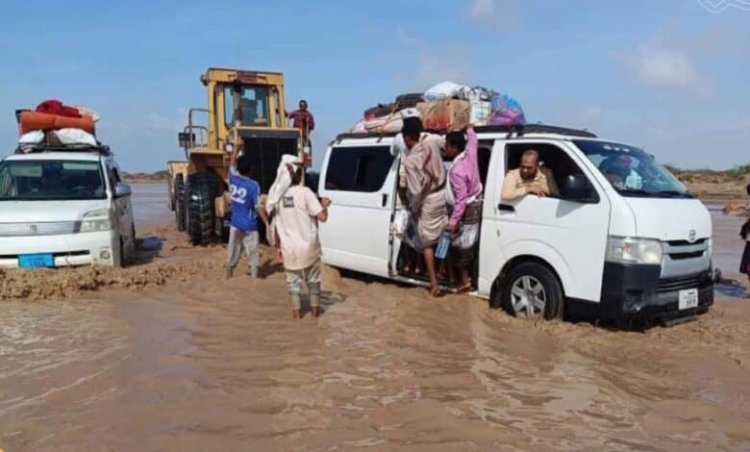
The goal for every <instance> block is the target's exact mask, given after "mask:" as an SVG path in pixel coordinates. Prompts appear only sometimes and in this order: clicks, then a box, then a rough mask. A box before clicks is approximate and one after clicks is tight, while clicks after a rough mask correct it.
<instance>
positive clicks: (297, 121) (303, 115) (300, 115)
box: [287, 100, 315, 148]
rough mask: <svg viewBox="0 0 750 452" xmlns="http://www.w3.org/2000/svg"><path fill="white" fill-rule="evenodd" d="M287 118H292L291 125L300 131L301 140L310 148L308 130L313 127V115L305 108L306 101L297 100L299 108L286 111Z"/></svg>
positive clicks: (310, 130) (311, 129)
mask: <svg viewBox="0 0 750 452" xmlns="http://www.w3.org/2000/svg"><path fill="white" fill-rule="evenodd" d="M287 118H289V119H291V120H292V127H294V128H295V129H299V130H300V131H301V132H302V142H303V143H304V144H306V145H308V146H310V147H311V148H312V142H311V141H310V132H312V131H313V130H314V129H315V117H314V116H313V114H312V113H310V111H309V110H308V109H307V101H306V100H301V101H299V110H295V111H293V112H291V113H288V114H287Z"/></svg>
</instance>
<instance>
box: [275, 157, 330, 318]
mask: <svg viewBox="0 0 750 452" xmlns="http://www.w3.org/2000/svg"><path fill="white" fill-rule="evenodd" d="M287 169H288V170H289V173H290V175H291V177H292V184H291V186H290V187H289V189H287V190H286V192H285V193H284V195H283V196H282V197H281V202H280V203H279V206H278V207H277V211H278V214H277V215H278V217H277V220H276V221H277V225H276V233H277V242H276V243H277V246H278V247H279V250H278V253H279V258H280V260H281V261H282V262H283V263H284V269H285V271H286V282H287V290H288V291H289V298H290V299H291V300H292V308H293V314H294V318H295V319H299V318H302V285H303V284H305V285H307V289H308V291H309V293H310V307H311V310H312V316H313V317H318V316H320V266H321V262H320V256H321V248H320V240H319V239H318V221H322V222H324V223H325V222H326V220H328V206H329V205H330V204H331V200H330V199H328V198H324V199H323V200H322V201H318V198H317V196H315V193H313V192H312V190H310V189H309V188H307V187H305V186H304V185H303V184H302V179H303V177H302V176H303V173H302V166H301V165H300V164H299V163H293V164H288V165H287Z"/></svg>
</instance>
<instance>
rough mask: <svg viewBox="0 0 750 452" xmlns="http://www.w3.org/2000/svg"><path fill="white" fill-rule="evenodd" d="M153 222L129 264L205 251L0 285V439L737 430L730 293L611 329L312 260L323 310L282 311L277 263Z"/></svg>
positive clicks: (159, 442)
mask: <svg viewBox="0 0 750 452" xmlns="http://www.w3.org/2000/svg"><path fill="white" fill-rule="evenodd" d="M144 230H146V229H144ZM157 235H158V234H157ZM162 235H164V239H165V242H164V243H165V247H164V249H165V252H164V254H165V257H163V258H162V257H158V258H156V259H155V262H154V263H151V264H147V265H146V266H148V265H159V262H160V259H164V260H168V261H170V262H173V261H175V260H177V259H179V258H180V256H183V258H184V259H188V260H194V259H197V257H198V256H200V257H201V258H202V259H207V260H208V261H209V262H210V263H211V265H206V266H205V270H204V271H201V272H196V273H195V274H194V275H193V276H191V277H190V278H186V280H184V281H182V282H179V283H178V282H175V283H174V284H168V285H166V286H164V287H160V288H158V289H153V288H147V289H145V290H139V291H129V292H127V291H116V290H106V291H99V292H95V293H92V294H90V295H89V296H88V299H70V300H63V301H60V300H56V301H42V302H33V303H31V302H23V301H4V302H2V303H1V306H2V309H3V315H2V316H1V317H0V448H3V449H4V450H5V451H27V450H31V451H36V450H43V451H47V450H50V451H51V450H55V451H58V450H63V451H80V450H114V451H121V450H122V451H131V450H146V451H152V450H187V451H214V450H218V451H234V450H321V451H329V450H337V451H344V450H346V451H348V450H397V449H398V450H417V451H422V450H423V451H435V450H441V451H442V450H457V451H465V450H539V451H548V450H592V451H594V450H596V451H599V450H680V451H693V450H695V451H699V450H700V451H702V450H748V449H750V428H748V425H750V403H749V402H750V384H748V382H749V381H750V328H748V326H747V325H748V322H750V304H748V303H747V302H744V301H727V300H722V301H719V302H718V303H717V305H716V306H715V307H714V308H713V309H712V310H711V311H710V312H709V314H708V315H706V316H703V317H701V319H700V320H699V321H697V322H693V323H690V324H686V325H681V326H678V327H674V328H670V329H662V328H655V329H652V330H649V331H647V332H645V333H637V332H622V331H610V330H607V329H605V328H599V327H594V326H592V325H590V324H570V323H544V322H541V323H527V322H525V321H521V320H516V319H513V318H510V317H509V316H507V315H506V314H504V313H502V312H500V311H497V310H491V309H489V307H488V306H487V303H486V302H484V301H482V300H477V299H474V298H471V297H464V296H452V297H446V298H444V299H442V300H439V301H435V300H431V299H429V298H428V297H426V295H425V293H424V291H422V290H420V289H410V288H401V287H398V286H395V285H393V284H384V283H380V282H368V281H363V280H359V279H350V278H342V277H341V276H340V275H339V274H338V272H336V271H333V270H330V269H326V271H325V275H324V290H325V291H326V292H325V297H324V303H325V313H324V315H323V316H322V317H321V318H320V319H319V320H317V321H315V320H313V319H312V318H310V317H309V316H308V317H306V318H305V319H303V320H301V321H294V320H292V318H291V308H290V305H289V302H288V300H287V298H286V291H285V288H284V278H283V275H281V274H279V273H274V274H272V275H270V276H269V277H268V278H267V279H265V280H262V281H257V282H250V281H248V280H247V279H246V278H245V277H243V276H242V275H241V273H242V272H237V273H238V276H237V277H235V278H234V279H232V280H230V281H229V282H225V281H224V280H223V277H222V271H221V265H220V262H221V260H222V259H223V257H224V251H223V249H221V248H220V247H215V248H207V249H199V250H195V249H190V248H187V247H185V246H184V243H182V242H180V239H179V238H178V236H176V235H169V234H166V233H164V234H162ZM170 253H172V255H169V254H170ZM266 254H267V253H266ZM267 259H268V255H266V256H265V257H264V258H263V259H262V261H266V260H267ZM134 271H138V269H137V268H136V269H135V270H134Z"/></svg>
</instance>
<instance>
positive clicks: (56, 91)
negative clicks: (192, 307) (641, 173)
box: [0, 0, 750, 171]
mask: <svg viewBox="0 0 750 452" xmlns="http://www.w3.org/2000/svg"><path fill="white" fill-rule="evenodd" d="M724 2H731V3H734V4H735V6H732V5H731V4H729V3H727V4H726V5H724V6H726V8H724V9H723V11H720V12H719V11H718V9H719V8H718V7H717V5H718V6H721V5H722V4H723V3H724ZM4 3H5V4H4V5H3V15H2V18H0V48H1V49H2V53H1V54H2V57H3V59H2V65H3V66H2V67H3V71H2V75H0V106H1V107H2V110H3V111H4V113H2V112H0V113H1V114H0V144H1V145H2V147H3V148H4V149H5V151H4V152H0V154H5V153H8V152H11V151H12V150H13V148H14V147H15V143H16V140H17V126H16V123H15V117H14V111H15V109H16V108H21V107H31V108H33V107H34V106H35V105H36V104H37V103H39V102H40V101H42V100H45V99H49V98H57V99H61V100H63V101H64V102H67V103H78V104H86V105H90V106H92V107H94V108H95V109H96V110H98V111H99V112H100V114H101V115H102V121H101V122H100V124H99V126H98V135H99V138H100V139H101V140H102V141H105V142H107V143H109V144H110V145H111V146H112V148H113V149H114V150H115V152H116V153H117V155H118V158H119V160H120V164H121V166H122V167H123V168H124V169H125V170H126V171H152V170H157V169H162V168H164V166H165V162H166V161H167V160H170V159H176V158H179V157H180V156H181V151H180V149H179V148H178V147H177V143H176V141H177V140H176V132H177V131H178V130H179V129H181V128H182V126H183V125H184V122H186V120H187V117H186V114H185V112H186V110H187V109H188V108H190V107H204V108H205V103H206V100H205V92H204V88H203V86H202V85H201V84H200V83H199V81H198V77H199V76H200V74H201V73H203V72H204V71H205V69H206V68H208V67H210V66H218V67H236V68H244V69H266V70H277V71H282V72H284V73H285V75H286V89H287V92H286V94H287V106H288V107H292V106H294V105H296V102H297V100H298V99H299V98H301V97H303V98H305V99H307V100H308V101H309V103H310V107H311V110H312V111H313V112H314V113H315V115H316V122H317V126H318V129H317V130H316V132H315V133H314V135H313V140H314V143H315V144H316V145H317V146H316V154H315V160H316V162H317V164H318V165H319V164H320V160H321V159H322V150H323V146H322V145H323V144H324V143H326V142H328V141H329V140H330V139H332V138H333V137H334V136H335V135H336V133H338V132H340V131H342V130H343V129H345V128H346V127H348V126H350V125H351V124H353V123H354V122H356V120H358V119H359V117H360V116H361V114H362V111H363V110H364V109H365V108H366V107H369V106H371V105H373V104H376V103H378V102H387V101H390V100H392V99H393V98H394V97H395V96H396V95H397V94H399V93H403V92H410V91H415V90H416V91H420V90H423V89H425V88H427V87H429V86H430V85H432V84H434V83H436V82H439V81H442V80H454V81H456V82H463V83H468V84H472V85H477V84H478V85H484V86H487V87H491V88H494V89H496V90H498V91H501V92H505V93H508V94H510V95H512V96H513V97H515V98H517V99H518V100H519V101H520V102H521V104H522V105H523V106H524V109H525V111H526V116H527V119H529V120H530V121H533V122H536V121H543V122H546V123H554V124H561V125H569V126H578V127H587V128H589V129H590V130H593V131H595V132H597V133H598V134H599V135H600V136H605V137H608V138H612V139H617V140H621V141H626V142H629V143H632V144H636V145H640V146H643V147H645V148H646V149H647V150H649V151H650V152H652V153H653V154H655V155H656V156H657V158H659V159H660V160H661V161H663V162H670V163H674V164H677V165H679V166H683V167H693V168H695V167H712V168H717V169H720V168H728V167H731V166H733V165H735V164H747V163H749V161H750V157H749V156H750V152H748V151H749V150H750V84H749V83H748V82H749V81H750V32H749V30H750V27H749V26H748V25H750V0H619V1H616V0H612V1H609V0H607V1H604V0H567V1H557V0H463V1H459V0H456V1H436V0H429V1H428V0H425V1H422V0H409V1H407V0H401V1H398V2H390V1H386V0H381V1H377V2H353V1H339V0H336V1H326V2H322V1H321V2H312V1H301V0H289V1H276V2H270V1H266V2H257V1H251V0H237V1H219V0H216V1H212V2H206V1H205V0H202V1H199V2H198V1H189V0H181V1H173V0H164V1H159V0H152V1H149V2H146V1H130V2H124V1H120V2H115V1H112V2H104V1H93V0H88V1H73V0H71V1H69V2H60V1H41V0H36V1H35V0H27V1H24V2H21V1H13V2H4ZM712 6H713V7H714V8H713V10H712ZM316 166H317V165H316Z"/></svg>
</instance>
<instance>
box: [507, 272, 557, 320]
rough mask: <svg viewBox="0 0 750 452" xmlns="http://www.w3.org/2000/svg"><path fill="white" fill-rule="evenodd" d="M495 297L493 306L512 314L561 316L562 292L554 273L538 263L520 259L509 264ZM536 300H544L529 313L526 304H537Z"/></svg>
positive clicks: (542, 316) (545, 317)
mask: <svg viewBox="0 0 750 452" xmlns="http://www.w3.org/2000/svg"><path fill="white" fill-rule="evenodd" d="M497 297H500V299H497ZM495 298H496V299H495V300H493V304H494V305H495V306H501V307H502V308H503V309H504V310H505V311H507V312H508V313H509V314H511V315H513V316H515V317H520V318H527V319H530V320H534V319H539V318H543V319H545V320H556V319H557V320H559V319H562V318H563V312H564V310H565V294H564V293H563V289H562V285H561V284H560V281H559V280H558V279H557V275H555V273H554V272H553V271H552V270H550V269H549V267H547V266H545V265H543V264H541V263H538V262H523V263H520V264H518V265H517V266H515V267H513V268H512V269H511V270H510V272H509V273H508V274H507V277H505V278H503V282H502V284H501V287H500V290H497V291H496V292H495ZM514 301H515V303H514ZM540 301H543V303H544V309H543V312H539V311H538V310H536V309H534V313H533V314H531V315H529V310H528V309H526V308H527V307H528V306H529V305H530V304H531V305H534V306H536V307H539V303H540Z"/></svg>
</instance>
